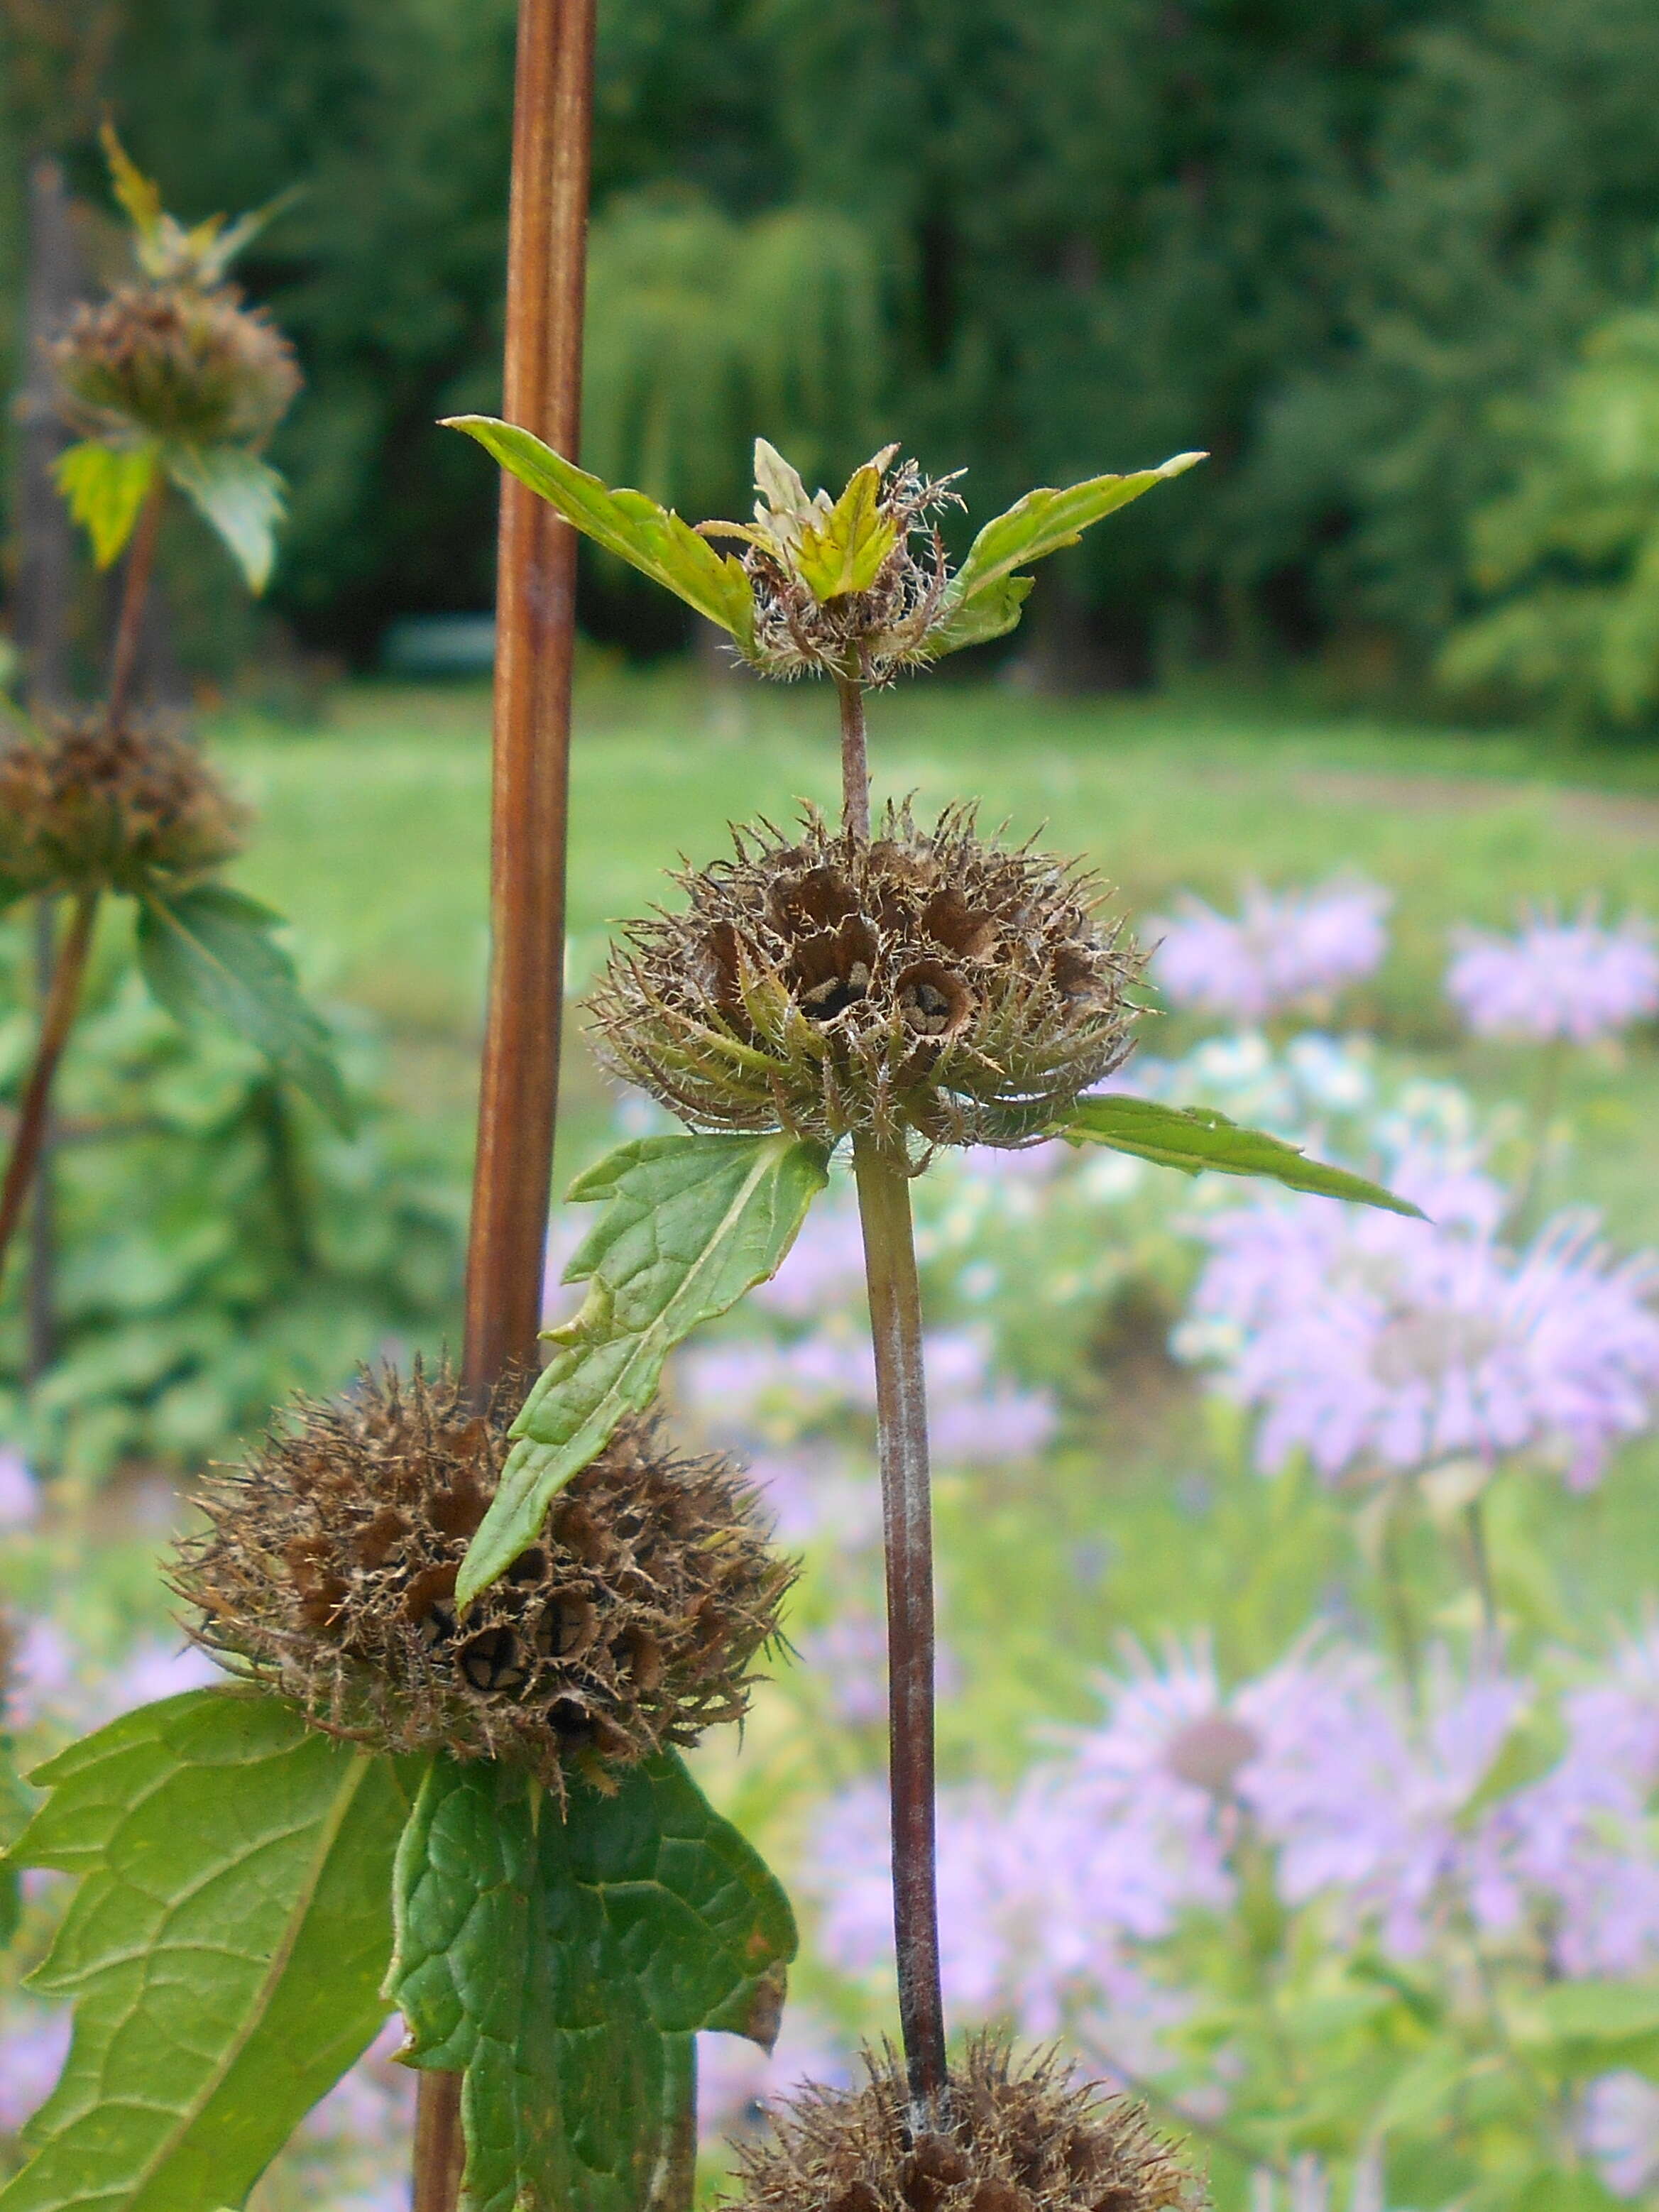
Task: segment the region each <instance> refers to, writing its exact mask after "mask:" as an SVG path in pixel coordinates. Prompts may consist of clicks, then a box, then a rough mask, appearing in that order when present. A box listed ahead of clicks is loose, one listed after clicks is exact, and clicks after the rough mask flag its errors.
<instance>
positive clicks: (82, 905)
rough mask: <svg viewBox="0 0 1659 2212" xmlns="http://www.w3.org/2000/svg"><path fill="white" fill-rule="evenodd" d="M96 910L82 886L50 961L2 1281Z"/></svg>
mask: <svg viewBox="0 0 1659 2212" xmlns="http://www.w3.org/2000/svg"><path fill="white" fill-rule="evenodd" d="M97 916H98V894H97V892H96V891H95V890H90V891H82V892H81V893H80V895H79V896H78V897H77V898H76V902H75V908H74V911H73V913H72V914H71V915H70V925H69V927H68V928H67V929H66V930H65V931H64V941H63V943H62V944H61V945H59V946H58V957H57V958H56V959H55V960H54V961H53V963H52V981H51V984H50V985H49V987H48V988H47V991H46V1003H45V1005H44V1006H42V1007H41V1009H40V1041H39V1042H38V1043H37V1044H36V1046H35V1048H34V1065H33V1067H31V1068H30V1070H29V1079H28V1082H27V1085H25V1086H24V1091H23V1097H22V1101H21V1104H20V1105H19V1107H18V1109H17V1128H16V1131H15V1134H14V1135H13V1138H12V1140H11V1158H9V1160H8V1161H7V1163H6V1176H5V1182H4V1183H3V1184H0V1281H3V1280H4V1278H5V1268H6V1255H7V1253H8V1252H9V1249H10V1248H11V1240H12V1237H14V1235H15V1233H16V1230H17V1225H18V1223H19V1222H20V1221H21V1219H22V1218H23V1208H24V1204H25V1202H26V1200H27V1197H28V1194H29V1192H30V1189H31V1188H33V1182H34V1171H35V1169H36V1167H37V1166H38V1165H39V1164H40V1147H41V1145H42V1143H43V1141H44V1140H45V1138H46V1109H47V1107H48V1105H49V1104H50V1103H51V1098H52V1078H53V1076H55V1075H56V1074H57V1073H58V1061H59V1060H61V1059H62V1058H63V1056H64V1046H65V1044H67V1043H68V1042H69V1033H70V1029H71V1028H72V1027H73V1026H74V1023H75V1012H76V1007H77V1006H79V1005H80V1002H81V985H82V981H83V980H84V978H85V975H86V971H87V954H88V951H90V950H91V947H92V931H93V924H94V921H96V920H97Z"/></svg>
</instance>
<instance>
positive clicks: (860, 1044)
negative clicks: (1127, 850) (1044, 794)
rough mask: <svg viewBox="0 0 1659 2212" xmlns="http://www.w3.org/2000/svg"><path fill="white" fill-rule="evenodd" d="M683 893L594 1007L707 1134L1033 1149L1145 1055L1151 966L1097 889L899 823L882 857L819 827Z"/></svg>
mask: <svg viewBox="0 0 1659 2212" xmlns="http://www.w3.org/2000/svg"><path fill="white" fill-rule="evenodd" d="M735 834H736V842H737V857H736V858H735V859H734V860H725V861H717V862H716V863H715V864H714V866H711V867H708V868H703V869H696V870H687V871H685V872H682V873H681V874H680V875H679V876H678V877H677V878H676V881H677V882H678V883H679V884H681V885H682V886H683V888H684V890H685V891H686V893H687V895H688V897H689V900H690V907H689V910H688V911H685V912H683V913H678V914H672V915H665V914H659V915H653V917H651V918H650V919H648V920H647V921H640V922H636V923H635V924H633V925H632V926H631V927H630V928H629V930H628V932H627V933H626V936H625V938H624V941H623V944H622V945H621V946H620V947H619V948H618V949H617V951H616V952H614V953H613V955H612V957H611V961H610V963H609V964H608V966H607V967H606V969H605V973H604V975H603V976H602V978H601V980H600V983H599V988H598V990H597V991H596V992H595V994H594V995H593V998H592V1001H591V1009H592V1013H593V1016H594V1018H595V1021H596V1024H597V1038H596V1042H597V1045H598V1048H599V1052H600V1054H601V1055H602V1056H603V1057H604V1058H605V1060H608V1061H609V1063H610V1064H611V1066H613V1067H614V1068H615V1069H616V1070H617V1073H620V1074H621V1075H623V1076H624V1077H625V1078H626V1079H628V1080H629V1081H630V1082H633V1083H636V1084H638V1085H641V1087H642V1088H643V1089H645V1090H647V1091H651V1092H653V1094H654V1095H655V1096H656V1097H659V1098H660V1099H661V1100H662V1101H663V1103H665V1105H667V1106H668V1107H670V1108H671V1109H672V1110H673V1111H674V1112H675V1113H676V1114H678V1115H680V1117H681V1118H682V1119H683V1120H684V1121H689V1122H690V1123H691V1124H692V1125H693V1126H694V1127H698V1128H703V1129H720V1130H746V1131H758V1130H769V1129H778V1128H784V1129H788V1130H790V1131H792V1132H793V1133H795V1134H796V1135H798V1136H804V1137H813V1138H817V1139H820V1140H822V1141H823V1142H826V1143H829V1144H833V1143H835V1142H836V1140H837V1139H840V1138H841V1137H842V1136H844V1135H846V1134H847V1133H849V1132H851V1131H855V1130H866V1131H869V1132H870V1133H872V1134H874V1135H875V1136H877V1137H878V1138H879V1139H883V1140H884V1141H891V1140H892V1139H895V1138H898V1137H902V1136H904V1135H905V1134H907V1133H914V1134H915V1136H916V1137H918V1138H920V1139H921V1140H922V1141H923V1142H924V1143H925V1144H929V1145H941V1144H942V1145H973V1144H988V1145H996V1146H1018V1145H1022V1144H1025V1143H1029V1142H1031V1141H1033V1140H1034V1139H1036V1138H1038V1137H1040V1136H1042V1134H1044V1133H1046V1132H1047V1131H1048V1130H1049V1129H1050V1128H1052V1127H1053V1126H1054V1123H1055V1121H1057V1120H1059V1119H1060V1118H1061V1117H1063V1115H1065V1113H1066V1110H1067V1109H1069V1107H1070V1106H1071V1105H1072V1104H1073V1102H1074V1101H1075V1100H1076V1098H1077V1097H1078V1096H1079V1093H1080V1092H1082V1091H1086V1090H1087V1089H1089V1088H1090V1087H1091V1085H1094V1084H1096V1083H1097V1082H1099V1081H1100V1080H1101V1079H1102V1078H1103V1077H1104V1076H1107V1075H1109V1074H1110V1073H1111V1072H1112V1070H1113V1069H1114V1068H1115V1067H1116V1066H1119V1065H1120V1064H1121V1061H1122V1060H1123V1059H1124V1057H1125V1056H1126V1054H1127V1052H1128V1049H1129V1044H1130V1034H1129V1032H1130V1025H1131V1024H1132V1023H1133V1019H1134V1018H1135V1012H1136V1009H1135V1008H1134V1007H1133V1006H1132V1005H1131V1004H1130V1003H1129V1002H1128V1000H1127V987H1129V986H1130V985H1131V984H1132V983H1133V981H1134V980H1135V978H1136V976H1137V975H1139V970H1140V966H1141V957H1140V955H1139V951H1138V950H1137V949H1136V947H1135V945H1134V944H1133V940H1132V939H1130V938H1129V937H1128V936H1127V933H1126V932H1125V931H1124V929H1123V928H1122V927H1121V925H1120V924H1116V923H1104V924H1103V923H1102V922H1101V921H1097V919H1096V914H1095V909H1096V908H1097V906H1098V904H1099V902H1100V900H1101V898H1102V897H1103V888H1102V886H1100V885H1099V884H1098V883H1097V881H1096V880H1095V879H1094V878H1091V876H1089V875H1087V874H1086V873H1084V872H1079V870H1077V869H1075V868H1072V867H1068V866H1066V864H1065V863H1063V862H1061V861H1059V860H1053V859H1051V858H1049V857H1048V856H1047V855H1046V854H1041V853H1036V852H1034V851H1032V850H1031V848H1030V846H1021V847H1018V848H1008V847H1006V846H1003V845H1000V844H999V843H998V842H996V841H995V840H994V839H986V838H983V837H981V836H980V835H979V834H978V831H977V829H976V827H975V816H974V812H973V810H972V809H971V808H967V807H952V808H951V809H949V810H948V811H946V812H945V814H944V815H942V816H941V817H940V819H939V823H938V825H937V826H936V827H935V828H933V829H928V830H922V829H918V828H917V827H916V825H915V822H914V821H913V820H912V818H911V815H910V812H909V810H908V806H907V807H906V808H904V809H902V810H895V809H893V808H891V807H890V808H889V809H888V811H887V816H886V818H885V820H884V823H883V824H882V825H881V834H880V835H879V836H878V837H877V838H876V839H875V840H874V842H872V843H870V844H868V845H866V844H864V843H862V842H860V841H858V840H856V839H854V838H853V837H850V836H845V835H842V834H839V833H835V832H832V831H831V830H830V829H829V828H828V827H827V826H826V824H825V823H823V820H822V819H821V818H820V817H818V816H817V814H815V813H810V812H809V813H808V814H807V815H806V816H805V817H804V823H803V834H802V835H801V836H800V838H799V841H798V842H793V843H791V842H788V841H787V839H786V838H785V837H784V836H782V835H781V833H780V832H779V831H778V830H776V829H773V828H772V827H771V825H770V824H767V823H763V824H762V825H761V826H760V827H759V828H758V829H752V830H747V831H744V830H739V831H738V832H736V833H735Z"/></svg>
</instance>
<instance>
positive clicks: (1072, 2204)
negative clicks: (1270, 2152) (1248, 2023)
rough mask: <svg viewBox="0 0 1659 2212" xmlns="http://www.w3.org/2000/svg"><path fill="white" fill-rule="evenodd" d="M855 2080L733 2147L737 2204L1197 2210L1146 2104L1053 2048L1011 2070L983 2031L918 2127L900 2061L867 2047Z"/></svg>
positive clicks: (1198, 2202)
mask: <svg viewBox="0 0 1659 2212" xmlns="http://www.w3.org/2000/svg"><path fill="white" fill-rule="evenodd" d="M865 2067H866V2074H867V2076H868V2078H867V2080H866V2082H865V2084H864V2086H863V2087H860V2088H852V2089H824V2088H818V2087H811V2086H809V2087H806V2088H805V2089H804V2090H803V2091H802V2092H801V2093H799V2095H798V2096H796V2097H795V2098H793V2099H792V2100H789V2101H787V2102H786V2103H784V2104H782V2105H781V2106H776V2107H774V2109H773V2111H772V2113H771V2121H772V2132H771V2134H770V2136H767V2137H763V2139H762V2140H761V2141H760V2142H758V2143H757V2144H754V2145H752V2146H744V2148H741V2149H740V2150H739V2151H738V2172H739V2180H740V2190H739V2194H738V2198H737V2201H736V2205H735V2207H734V2212H1199V2208H1200V2206H1202V2205H1203V2203H1205V2194H1204V2191H1203V2189H1202V2186H1201V2185H1200V2183H1199V2181H1198V2180H1197V2179H1196V2178H1195V2177H1194V2174H1193V2173H1192V2172H1191V2171H1190V2170H1189V2169H1188V2166H1186V2165H1185V2163H1184V2162H1183V2160H1182V2159H1181V2157H1180V2156H1179V2155H1178V2154H1177V2153H1176V2151H1175V2149H1174V2148H1172V2147H1171V2146H1170V2144H1169V2143H1167V2142H1164V2141H1163V2140H1162V2139H1161V2138H1160V2137H1159V2136H1158V2135H1156V2134H1155V2133H1154V2132H1153V2130H1152V2128H1151V2127H1150V2126H1149V2125H1148V2124H1147V2120H1146V2114H1145V2112H1143V2111H1142V2109H1141V2107H1140V2106H1139V2105H1136V2104H1134V2103H1133V2102H1132V2101H1131V2100H1129V2099H1127V2098H1125V2097H1112V2096H1108V2095H1106V2094H1104V2093H1103V2092H1102V2091H1101V2089H1100V2088H1099V2087H1098V2086H1097V2084H1096V2083H1094V2082H1091V2081H1079V2080H1078V2079H1077V2078H1076V2075H1075V2074H1074V2072H1073V2069H1071V2068H1070V2067H1069V2066H1066V2065H1065V2064H1063V2063H1061V2062H1060V2060H1059V2059H1057V2058H1056V2057H1053V2056H1044V2057H1037V2058H1036V2059H1033V2060H1031V2061H1030V2062H1028V2063H1026V2064H1024V2066H1020V2067H1018V2068H1017V2067H1016V2066H1015V2065H1014V2063H1013V2061H1012V2057H1011V2054H1010V2051H1009V2048H1008V2045H1007V2044H1006V2042H1004V2041H1003V2040H1001V2039H999V2038H997V2037H995V2036H982V2037H980V2038H977V2039H975V2041H974V2042H972V2043H971V2044H970V2045H969V2047H968V2051H967V2054H966V2057H965V2060H964V2063H963V2064H962V2065H961V2066H959V2067H957V2069H954V2070H953V2071H952V2074H951V2084H950V2097H949V2112H948V2116H947V2117H946V2118H944V2119H943V2120H942V2121H939V2122H938V2123H936V2124H935V2126H934V2127H933V2129H931V2130H927V2131H926V2132H922V2133H917V2132H916V2131H915V2130H914V2129H913V2127H912V2125H911V2117H910V2097H909V2091H908V2087H907V2085H906V2082H905V2078H904V2073H903V2069H902V2066H901V2065H900V2064H899V2063H897V2061H896V2059H895V2057H894V2055H893V2053H892V2052H890V2051H889V2052H887V2053H886V2054H885V2056H884V2057H881V2058H877V2057H875V2056H874V2055H873V2054H872V2053H867V2052H866V2057H865Z"/></svg>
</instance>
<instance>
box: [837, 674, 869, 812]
mask: <svg viewBox="0 0 1659 2212" xmlns="http://www.w3.org/2000/svg"><path fill="white" fill-rule="evenodd" d="M836 693H837V695H838V696H839V697H840V700H841V788H842V816H841V826H842V829H844V830H845V831H846V833H847V835H848V836H849V837H856V838H857V839H858V840H859V842H860V844H866V845H867V844H868V843H869V842H870V755H869V750H868V748H867V746H866V743H865V735H864V686H863V684H860V681H859V679H858V678H857V677H855V676H838V677H836Z"/></svg>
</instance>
